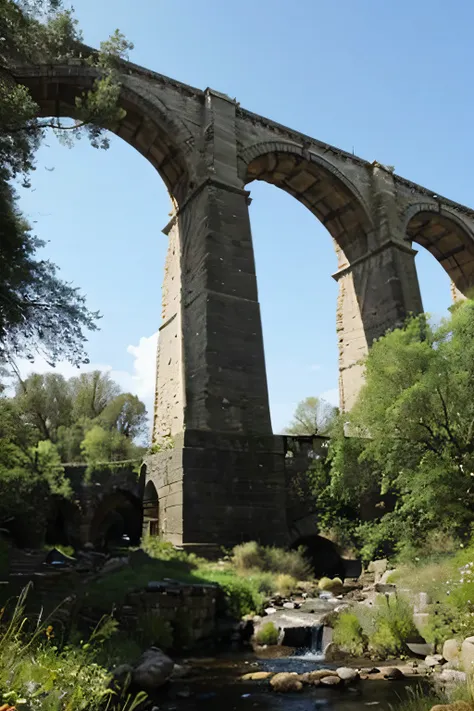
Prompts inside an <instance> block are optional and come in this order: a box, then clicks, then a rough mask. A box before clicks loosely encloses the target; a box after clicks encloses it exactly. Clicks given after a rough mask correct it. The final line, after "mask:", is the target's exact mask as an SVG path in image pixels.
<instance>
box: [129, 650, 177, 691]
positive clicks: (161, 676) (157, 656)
mask: <svg viewBox="0 0 474 711" xmlns="http://www.w3.org/2000/svg"><path fill="white" fill-rule="evenodd" d="M173 667H174V662H173V661H172V660H171V659H170V658H169V657H168V656H166V654H164V653H163V652H162V651H161V649H157V648H156V647H152V648H151V649H149V650H148V651H146V652H145V653H144V654H143V655H142V656H141V657H140V659H139V661H138V664H137V666H136V667H135V669H134V670H133V683H134V684H135V685H136V686H137V687H138V688H139V689H143V691H147V692H152V691H154V690H155V689H158V688H159V687H160V686H163V684H165V683H166V682H167V681H168V679H169V678H170V676H171V673H172V671H173Z"/></svg>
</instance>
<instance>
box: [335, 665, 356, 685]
mask: <svg viewBox="0 0 474 711" xmlns="http://www.w3.org/2000/svg"><path fill="white" fill-rule="evenodd" d="M336 674H337V675H338V677H339V679H342V681H345V682H346V683H348V684H349V683H351V682H354V681H358V680H359V678H360V677H359V672H358V671H357V669H351V668H350V667H339V669H336Z"/></svg>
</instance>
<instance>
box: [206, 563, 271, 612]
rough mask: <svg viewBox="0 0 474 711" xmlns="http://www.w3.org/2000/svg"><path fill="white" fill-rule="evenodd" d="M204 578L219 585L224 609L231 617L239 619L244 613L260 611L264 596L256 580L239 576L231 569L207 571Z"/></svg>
mask: <svg viewBox="0 0 474 711" xmlns="http://www.w3.org/2000/svg"><path fill="white" fill-rule="evenodd" d="M206 579H207V580H208V581H209V582H214V583H217V584H218V585H219V586H220V588H221V589H222V591H223V593H224V598H225V602H226V611H227V612H228V614H230V615H231V616H232V617H236V618H239V619H240V618H241V617H243V616H244V615H249V614H250V613H254V614H255V613H257V612H259V611H261V609H262V607H263V602H264V597H263V595H262V593H261V592H260V590H259V586H258V581H252V580H251V579H250V578H241V577H240V576H238V575H235V574H234V573H232V572H231V571H228V572H219V571H209V573H207V574H206Z"/></svg>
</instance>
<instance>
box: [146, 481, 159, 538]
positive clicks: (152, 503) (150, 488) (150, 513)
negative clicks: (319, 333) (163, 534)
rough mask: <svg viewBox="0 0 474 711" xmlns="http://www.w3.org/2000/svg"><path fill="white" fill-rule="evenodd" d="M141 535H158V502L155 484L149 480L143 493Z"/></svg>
mask: <svg viewBox="0 0 474 711" xmlns="http://www.w3.org/2000/svg"><path fill="white" fill-rule="evenodd" d="M143 535H144V536H159V535H160V502H159V498H158V492H157V490H156V486H155V485H154V483H153V482H152V481H151V480H150V481H148V482H147V485H146V486H145V491H144V493H143Z"/></svg>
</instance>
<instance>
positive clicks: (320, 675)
mask: <svg viewBox="0 0 474 711" xmlns="http://www.w3.org/2000/svg"><path fill="white" fill-rule="evenodd" d="M309 675H310V677H311V680H312V681H318V680H320V679H326V678H327V677H328V676H335V677H336V676H337V678H339V675H338V673H337V672H336V671H335V670H334V669H315V670H314V671H312V672H309Z"/></svg>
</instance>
